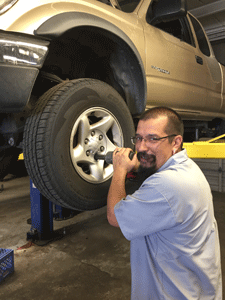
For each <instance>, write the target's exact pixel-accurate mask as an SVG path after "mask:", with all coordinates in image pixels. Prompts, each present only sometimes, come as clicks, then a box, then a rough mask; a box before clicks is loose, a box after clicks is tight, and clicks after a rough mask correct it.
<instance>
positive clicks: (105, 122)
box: [90, 116, 115, 133]
mask: <svg viewBox="0 0 225 300" xmlns="http://www.w3.org/2000/svg"><path fill="white" fill-rule="evenodd" d="M114 122H115V121H114V119H113V117H112V116H107V117H104V118H102V119H101V120H100V121H98V122H96V123H94V124H92V125H91V126H90V129H91V130H96V129H98V130H100V131H102V132H105V133H107V131H108V130H109V129H110V128H111V127H112V126H113V124H114Z"/></svg>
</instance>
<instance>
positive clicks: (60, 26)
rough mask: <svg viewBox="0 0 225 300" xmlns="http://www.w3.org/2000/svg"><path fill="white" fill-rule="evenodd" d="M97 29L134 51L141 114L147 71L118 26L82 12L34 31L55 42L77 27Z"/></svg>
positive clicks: (64, 15) (54, 19) (56, 18)
mask: <svg viewBox="0 0 225 300" xmlns="http://www.w3.org/2000/svg"><path fill="white" fill-rule="evenodd" d="M84 26H90V27H97V28H100V29H103V30H104V31H106V32H109V33H111V34H113V35H114V36H115V37H117V38H119V39H120V40H122V41H123V42H125V43H126V44H127V45H128V47H129V48H130V49H131V50H132V52H133V53H134V55H135V56H136V58H137V61H138V64H139V67H140V75H141V76H142V78H143V99H142V101H138V102H139V103H136V105H135V106H136V114H141V113H142V112H143V111H144V110H145V107H146V97H147V83H146V77H145V69H144V65H143V62H142V59H141V56H140V54H139V52H138V50H137V48H136V47H135V45H134V43H133V42H132V41H131V39H130V38H129V37H128V36H127V35H126V34H125V33H124V32H123V31H122V30H121V29H119V28H118V27H117V26H115V25H114V24H112V23H110V22H109V21H107V20H105V19H102V18H100V17H97V16H94V15H91V14H88V13H82V12H64V13H60V14H58V15H55V16H53V17H51V18H50V19H48V20H47V21H45V22H44V23H43V24H42V25H40V26H39V28H37V29H36V30H35V31H34V35H36V36H41V37H43V38H45V39H48V40H53V39H56V38H58V37H60V36H61V35H62V34H64V33H65V32H67V31H68V30H70V29H73V28H76V27H84Z"/></svg>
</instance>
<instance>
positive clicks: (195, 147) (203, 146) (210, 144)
mask: <svg viewBox="0 0 225 300" xmlns="http://www.w3.org/2000/svg"><path fill="white" fill-rule="evenodd" d="M222 138H224V139H222ZM183 147H184V148H185V149H186V150H187V154H188V156H189V157H190V158H215V159H225V134H222V135H220V136H218V137H215V138H213V139H211V140H208V141H197V142H192V143H184V145H183Z"/></svg>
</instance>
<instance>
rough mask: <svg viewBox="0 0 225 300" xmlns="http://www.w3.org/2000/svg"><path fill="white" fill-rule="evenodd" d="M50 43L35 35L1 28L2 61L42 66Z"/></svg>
mask: <svg viewBox="0 0 225 300" xmlns="http://www.w3.org/2000/svg"><path fill="white" fill-rule="evenodd" d="M48 45H49V42H48V41H44V40H42V39H38V38H35V37H34V36H29V35H25V34H18V33H14V32H6V31H3V30H0V63H4V64H11V65H20V66H21V65H22V66H33V67H36V68H41V67H42V65H43V63H44V61H45V58H46V55H47V53H48Z"/></svg>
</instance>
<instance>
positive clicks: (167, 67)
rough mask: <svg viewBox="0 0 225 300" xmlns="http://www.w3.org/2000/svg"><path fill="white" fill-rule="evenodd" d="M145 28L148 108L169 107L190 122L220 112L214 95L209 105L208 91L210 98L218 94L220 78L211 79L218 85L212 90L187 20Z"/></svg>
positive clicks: (218, 102) (204, 62)
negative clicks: (156, 106) (153, 106)
mask: <svg viewBox="0 0 225 300" xmlns="http://www.w3.org/2000/svg"><path fill="white" fill-rule="evenodd" d="M144 28H145V37H146V75H147V88H148V95H149V97H148V100H147V102H148V104H151V105H159V104H160V105H167V106H170V107H172V108H174V109H176V110H177V111H180V112H181V113H182V115H185V114H186V115H187V116H188V117H189V118H191V117H193V118H195V116H196V115H201V114H202V113H203V114H204V115H205V113H204V112H205V111H209V109H210V110H211V112H212V111H215V112H216V111H219V109H220V106H221V99H220V98H219V97H217V93H214V99H213V100H212V99H211V100H210V101H213V103H214V104H213V105H211V106H210V103H211V104H212V102H210V103H209V94H210V92H209V90H211V94H213V91H214V88H215V87H216V88H218V90H219V82H218V80H219V78H218V75H217V77H216V78H215V77H214V79H216V80H217V81H216V83H213V87H212V82H211V80H210V79H209V78H211V77H210V76H209V69H208V67H207V66H208V63H207V62H206V61H207V60H206V58H205V57H203V58H202V57H201V56H200V55H199V52H198V51H197V50H198V49H197V47H196V40H195V37H194V36H193V34H192V27H190V23H189V20H188V18H187V17H186V16H185V17H182V18H179V19H176V20H172V21H168V22H161V23H157V24H156V25H154V26H153V25H150V24H146V26H144ZM201 59H202V60H203V64H202V60H201ZM209 83H210V84H209ZM198 118H199V117H198Z"/></svg>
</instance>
